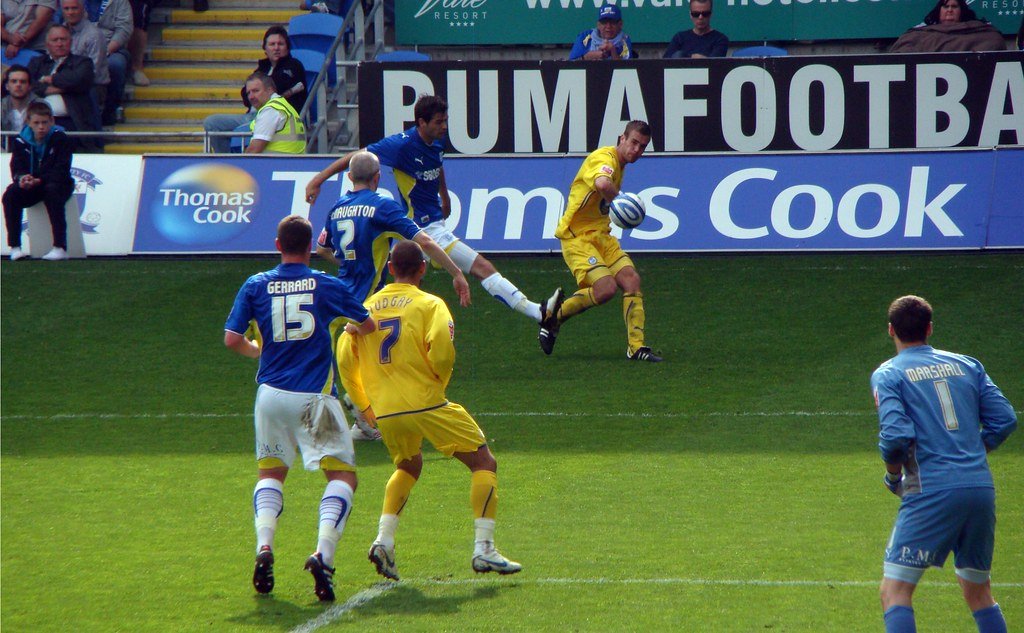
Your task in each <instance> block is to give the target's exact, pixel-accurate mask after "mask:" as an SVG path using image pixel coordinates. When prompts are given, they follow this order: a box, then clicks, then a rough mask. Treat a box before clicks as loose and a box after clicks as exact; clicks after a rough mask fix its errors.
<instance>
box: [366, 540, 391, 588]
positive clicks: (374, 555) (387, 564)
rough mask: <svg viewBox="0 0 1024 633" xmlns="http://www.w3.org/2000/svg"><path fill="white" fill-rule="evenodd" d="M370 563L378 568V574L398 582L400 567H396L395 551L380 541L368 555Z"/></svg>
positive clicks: (376, 542)
mask: <svg viewBox="0 0 1024 633" xmlns="http://www.w3.org/2000/svg"><path fill="white" fill-rule="evenodd" d="M368 558H369V559H370V562H371V563H373V565H374V566H375V567H376V568H377V573H378V574H380V575H381V576H384V577H385V578H390V579H391V580H398V567H396V566H395V550H394V548H388V547H387V546H386V545H384V544H383V543H381V542H380V541H374V542H373V545H371V546H370V553H369V555H368Z"/></svg>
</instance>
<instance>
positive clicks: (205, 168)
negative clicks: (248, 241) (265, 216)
mask: <svg viewBox="0 0 1024 633" xmlns="http://www.w3.org/2000/svg"><path fill="white" fill-rule="evenodd" d="M258 200H259V186H258V185H257V184H256V181H255V180H254V179H253V177H252V176H250V175H249V173H248V172H246V171H244V170H242V169H239V168H237V167H232V166H231V165H223V164H220V163H200V164H198V165H191V166H189V167H183V168H182V169H179V170H177V171H175V172H174V173H172V174H171V175H170V176H168V177H167V178H165V179H164V181H163V182H161V183H160V186H159V187H158V189H157V196H156V199H155V200H154V201H153V204H152V205H151V207H150V211H151V212H152V214H153V224H154V225H155V226H156V229H157V230H158V231H160V233H161V234H163V236H164V237H166V238H167V239H169V240H171V241H173V242H177V243H178V244H184V245H195V244H216V243H219V242H224V241H226V240H230V239H232V238H234V237H237V236H238V235H240V234H241V233H242V232H244V231H245V230H246V228H248V226H249V225H250V224H252V221H253V217H254V216H255V213H256V211H255V206H256V203H257V201H258Z"/></svg>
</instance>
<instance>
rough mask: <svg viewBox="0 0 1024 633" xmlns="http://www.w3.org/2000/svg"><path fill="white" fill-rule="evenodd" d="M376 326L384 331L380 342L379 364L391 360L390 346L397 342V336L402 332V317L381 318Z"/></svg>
mask: <svg viewBox="0 0 1024 633" xmlns="http://www.w3.org/2000/svg"><path fill="white" fill-rule="evenodd" d="M377 328H378V329H379V330H380V331H382V332H386V334H385V335H384V340H383V341H381V342H380V364H381V365H387V364H388V363H390V362H391V348H392V347H394V346H395V343H397V342H398V337H399V335H400V334H401V333H402V319H400V318H398V317H395V318H393V319H383V320H381V321H379V322H378V323H377Z"/></svg>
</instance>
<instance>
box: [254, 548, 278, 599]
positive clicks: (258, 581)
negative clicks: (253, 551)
mask: <svg viewBox="0 0 1024 633" xmlns="http://www.w3.org/2000/svg"><path fill="white" fill-rule="evenodd" d="M252 586H253V587H255V588H256V593H270V592H271V591H272V590H273V589H274V553H273V552H271V551H270V548H269V547H267V546H266V545H264V546H263V547H261V548H260V553H259V554H257V555H256V570H255V571H254V572H252Z"/></svg>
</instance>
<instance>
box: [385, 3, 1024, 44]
mask: <svg viewBox="0 0 1024 633" xmlns="http://www.w3.org/2000/svg"><path fill="white" fill-rule="evenodd" d="M606 2H607V0H396V18H395V28H396V41H397V43H398V44H401V45H414V44H468V45H484V44H566V45H568V44H572V42H573V40H574V39H575V38H576V36H577V35H578V34H579V33H580V31H583V30H584V29H587V28H593V27H594V26H595V24H596V21H597V10H598V7H600V6H601V5H603V4H605V3H606ZM617 4H618V6H619V8H620V9H621V11H622V19H623V22H624V25H625V31H626V33H627V34H628V35H629V36H630V38H632V40H633V41H634V42H638V43H657V42H664V43H666V44H667V43H668V41H669V40H670V39H671V38H672V36H673V35H675V33H676V32H678V31H682V30H687V29H691V28H693V23H692V22H691V21H690V14H689V3H688V0H618V2H617ZM933 6H935V2H934V0H717V1H716V2H715V4H714V17H713V18H712V27H713V28H715V29H717V30H719V31H721V32H722V33H725V34H726V35H727V36H728V37H729V39H730V40H731V41H733V42H761V41H769V42H771V41H776V42H779V41H781V42H787V41H801V40H844V39H885V38H896V37H899V35H900V34H902V33H903V32H904V31H906V30H907V29H908V28H910V27H912V26H916V25H917V24H919V23H920V22H921V21H922V20H923V19H924V16H925V14H926V13H928V12H929V11H930V10H931V8H932V7H933ZM971 8H973V9H974V12H975V13H977V14H978V16H979V17H983V18H985V19H987V20H989V21H990V22H992V24H993V25H994V26H995V27H996V28H997V29H999V30H1000V31H1001V32H1002V33H1004V34H1008V35H1009V34H1014V33H1016V32H1017V29H1018V28H1020V23H1021V19H1022V17H1024V0H974V2H973V3H971Z"/></svg>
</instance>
